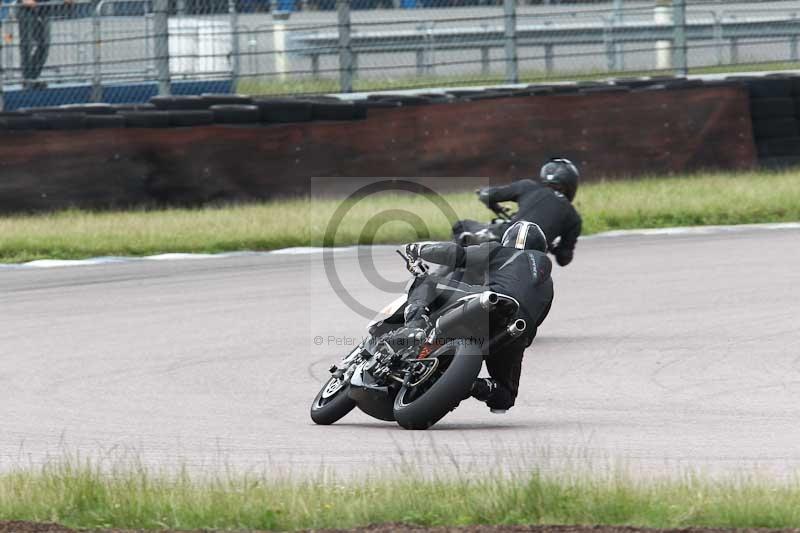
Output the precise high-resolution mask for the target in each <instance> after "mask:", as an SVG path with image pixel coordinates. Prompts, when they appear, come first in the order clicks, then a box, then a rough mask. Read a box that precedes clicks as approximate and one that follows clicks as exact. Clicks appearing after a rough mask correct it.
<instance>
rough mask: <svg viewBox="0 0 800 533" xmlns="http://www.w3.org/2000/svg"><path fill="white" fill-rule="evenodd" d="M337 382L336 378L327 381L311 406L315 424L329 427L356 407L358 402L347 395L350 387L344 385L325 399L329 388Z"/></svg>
mask: <svg viewBox="0 0 800 533" xmlns="http://www.w3.org/2000/svg"><path fill="white" fill-rule="evenodd" d="M335 381H336V378H334V377H331V378H330V379H329V380H328V381H326V382H325V385H323V386H322V388H321V389H320V390H319V393H317V396H316V398H314V402H313V403H312V404H311V420H313V421H314V423H315V424H319V425H321V426H329V425H330V424H333V423H334V422H336V421H338V420H340V419H341V418H342V417H344V416H345V415H346V414H347V413H349V412H350V411H352V410H353V409H354V408H355V406H356V402H355V401H353V400H352V399H351V398H350V396H348V394H347V389H348V388H349V387H350V385H344V386H343V387H341V388H340V389H339V390H337V391H335V392H333V394H331V395H329V396H328V397H324V395H325V391H326V390H328V387H331V386H333V384H334V382H335Z"/></svg>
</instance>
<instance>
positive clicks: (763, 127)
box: [726, 74, 800, 169]
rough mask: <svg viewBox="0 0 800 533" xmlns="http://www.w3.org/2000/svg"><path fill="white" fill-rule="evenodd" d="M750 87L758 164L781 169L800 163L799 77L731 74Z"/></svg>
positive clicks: (731, 77) (751, 112) (736, 79)
mask: <svg viewBox="0 0 800 533" xmlns="http://www.w3.org/2000/svg"><path fill="white" fill-rule="evenodd" d="M726 80H729V81H737V82H739V83H742V84H743V85H744V86H745V87H747V89H748V92H749V94H750V117H751V119H752V122H753V139H754V140H755V143H756V148H757V150H758V159H759V165H760V166H762V167H765V168H772V169H781V168H786V167H791V166H798V165H800V121H799V120H798V115H800V76H795V75H790V74H770V75H767V76H763V77H757V76H729V77H727V78H726Z"/></svg>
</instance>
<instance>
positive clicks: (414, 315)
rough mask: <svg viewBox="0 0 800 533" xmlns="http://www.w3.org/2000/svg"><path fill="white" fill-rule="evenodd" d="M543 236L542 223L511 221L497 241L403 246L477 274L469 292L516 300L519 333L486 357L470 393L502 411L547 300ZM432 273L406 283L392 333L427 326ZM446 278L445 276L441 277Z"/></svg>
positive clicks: (419, 331)
mask: <svg viewBox="0 0 800 533" xmlns="http://www.w3.org/2000/svg"><path fill="white" fill-rule="evenodd" d="M546 250H547V239H546V237H545V234H544V232H543V231H542V229H541V228H540V227H539V226H538V225H536V224H534V223H531V222H526V221H518V222H515V223H513V224H512V225H511V226H510V227H509V228H508V230H506V232H505V233H504V235H503V238H502V240H501V242H499V243H498V242H486V243H483V244H480V245H478V246H468V247H464V246H461V245H459V244H456V243H454V242H442V243H414V244H409V245H407V246H406V254H407V255H408V256H409V258H410V259H412V260H416V259H417V258H420V259H422V260H423V261H426V262H429V263H435V264H438V265H446V266H448V267H450V269H451V270H453V269H464V270H466V271H468V273H469V274H470V277H472V278H474V279H481V280H482V281H483V284H482V286H475V287H472V289H473V290H474V291H475V292H482V291H486V290H489V291H493V292H497V293H501V294H505V295H507V296H511V297H513V298H514V299H516V300H517V302H518V303H519V313H518V317H517V318H522V319H524V320H525V321H526V322H527V323H528V325H529V326H528V328H527V329H526V330H525V333H524V334H523V335H522V336H521V337H520V338H518V339H515V340H514V341H513V342H511V343H510V344H506V345H504V346H502V347H501V348H499V349H498V350H497V351H496V352H495V353H490V354H488V356H487V357H486V368H487V370H488V371H489V376H490V378H488V379H487V378H482V379H477V380H476V381H475V383H473V386H472V390H471V395H472V396H473V397H474V398H476V399H478V400H480V401H483V402H486V404H487V405H488V406H489V408H490V409H491V410H492V412H505V410H507V409H509V408H511V407H512V406H513V405H514V401H515V399H516V397H517V392H518V390H519V379H520V373H521V371H522V357H523V353H524V351H525V348H527V347H528V346H530V344H531V343H532V342H533V339H534V337H535V336H536V328H537V327H538V326H539V324H541V323H542V322H543V321H544V319H545V317H546V316H547V313H548V312H549V311H550V305H551V303H552V301H553V281H552V279H551V278H550V271H551V269H552V263H551V262H550V259H549V258H548V257H547V254H546V253H545V252H546ZM442 281H443V278H440V277H438V276H429V277H428V278H426V279H425V280H424V281H423V282H422V283H420V284H418V285H416V286H412V288H411V290H410V292H409V296H408V304H407V306H406V311H405V316H404V318H405V324H406V327H405V328H403V329H402V330H401V331H399V332H398V334H400V335H403V336H406V337H408V338H415V337H416V338H420V335H424V331H425V330H424V329H423V328H425V327H427V326H429V319H428V305H430V304H431V303H432V302H433V300H434V299H435V298H436V296H437V283H440V282H442ZM444 281H445V282H446V280H444Z"/></svg>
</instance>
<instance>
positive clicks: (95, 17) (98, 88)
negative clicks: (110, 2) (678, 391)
mask: <svg viewBox="0 0 800 533" xmlns="http://www.w3.org/2000/svg"><path fill="white" fill-rule="evenodd" d="M102 9H103V2H99V3H98V4H97V7H96V8H95V9H94V10H93V11H92V93H91V96H90V97H89V99H90V100H91V101H92V102H102V101H103V72H102V69H103V67H102V65H103V60H102V57H101V56H100V54H101V42H102V39H103V35H102V27H101V26H100V11H101V10H102Z"/></svg>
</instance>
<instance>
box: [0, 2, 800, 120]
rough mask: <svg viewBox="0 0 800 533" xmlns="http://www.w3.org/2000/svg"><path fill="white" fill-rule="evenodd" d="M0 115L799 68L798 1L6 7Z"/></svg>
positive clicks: (1, 21) (1, 15)
mask: <svg viewBox="0 0 800 533" xmlns="http://www.w3.org/2000/svg"><path fill="white" fill-rule="evenodd" d="M0 32H1V33H2V42H1V43H0V46H2V48H0V87H1V88H2V92H0V97H2V100H1V101H2V103H3V105H4V106H5V108H6V109H10V108H16V107H21V106H24V105H31V104H32V103H33V105H37V104H38V105H47V104H50V103H69V102H71V101H94V102H100V101H107V102H135V101H144V100H146V99H147V98H149V96H152V95H154V94H190V93H194V92H242V93H252V94H290V93H327V92H351V91H358V90H379V89H400V88H414V87H428V86H456V85H475V84H481V85H488V84H494V83H520V82H534V81H541V80H557V79H575V78H581V77H584V78H590V77H598V76H620V75H639V74H657V73H660V74H664V73H679V74H683V73H686V72H688V71H689V70H692V71H697V72H712V71H715V70H723V71H736V70H743V69H748V68H753V69H758V68H764V69H789V68H794V67H795V66H796V65H797V62H798V60H799V59H800V57H798V40H800V1H797V0H775V1H770V2H765V1H761V2H748V3H732V2H725V3H722V2H718V1H702V0H697V1H687V0H655V1H653V0H649V1H633V0H613V1H605V2H598V1H593V2H591V1H587V2H582V3H576V2H574V1H573V2H570V3H562V2H557V1H555V0H551V1H542V0H539V1H538V2H530V1H528V0H48V1H39V2H37V1H36V0H18V1H12V2H11V3H4V4H3V5H2V9H0Z"/></svg>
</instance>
